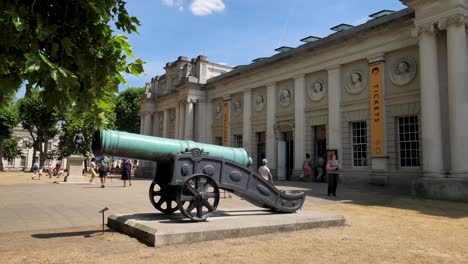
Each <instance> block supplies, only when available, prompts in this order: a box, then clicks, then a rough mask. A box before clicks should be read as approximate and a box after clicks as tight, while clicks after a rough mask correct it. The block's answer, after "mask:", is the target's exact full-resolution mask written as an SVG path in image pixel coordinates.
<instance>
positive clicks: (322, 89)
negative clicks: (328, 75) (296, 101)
mask: <svg viewBox="0 0 468 264" xmlns="http://www.w3.org/2000/svg"><path fill="white" fill-rule="evenodd" d="M326 91H327V86H326V84H325V82H324V81H322V80H317V81H313V82H311V83H310V84H309V87H308V89H307V95H308V96H309V99H310V100H312V101H315V102H317V101H320V100H321V99H322V98H323V96H324V95H325V93H326Z"/></svg>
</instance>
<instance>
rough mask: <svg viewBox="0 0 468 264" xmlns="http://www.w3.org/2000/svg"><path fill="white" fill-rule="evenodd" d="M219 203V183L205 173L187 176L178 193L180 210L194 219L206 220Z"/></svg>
mask: <svg viewBox="0 0 468 264" xmlns="http://www.w3.org/2000/svg"><path fill="white" fill-rule="evenodd" d="M218 203H219V188H218V185H217V184H216V182H215V181H214V180H213V179H211V178H210V177H209V176H207V175H205V174H194V175H192V176H190V177H187V178H186V179H185V183H184V185H182V187H181V188H180V189H179V191H178V194H177V206H178V207H179V210H180V212H181V213H182V214H183V215H185V216H186V217H188V218H190V219H192V220H194V221H204V220H206V219H207V218H208V217H209V216H210V215H211V214H212V213H213V212H214V211H216V208H217V207H218Z"/></svg>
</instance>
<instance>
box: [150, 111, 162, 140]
mask: <svg viewBox="0 0 468 264" xmlns="http://www.w3.org/2000/svg"><path fill="white" fill-rule="evenodd" d="M152 135H153V136H155V137H160V136H161V135H159V112H157V111H156V112H154V114H153V134H152Z"/></svg>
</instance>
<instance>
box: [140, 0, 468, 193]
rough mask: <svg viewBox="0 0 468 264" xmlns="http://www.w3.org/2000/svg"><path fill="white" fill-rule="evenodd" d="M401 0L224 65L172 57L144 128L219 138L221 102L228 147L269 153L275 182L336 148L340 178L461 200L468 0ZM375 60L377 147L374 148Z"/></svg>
mask: <svg viewBox="0 0 468 264" xmlns="http://www.w3.org/2000/svg"><path fill="white" fill-rule="evenodd" d="M402 2H403V3H404V4H406V5H407V6H408V8H406V9H403V10H400V11H397V12H394V13H391V14H388V15H385V16H381V17H378V18H374V19H372V20H370V21H368V22H367V23H365V24H362V25H358V26H356V27H352V28H349V29H346V30H343V31H339V32H337V33H334V34H331V35H329V36H327V37H325V38H323V39H319V40H317V41H313V42H308V43H306V44H303V45H301V46H299V47H297V48H294V49H291V50H288V51H285V52H281V53H278V54H276V55H274V56H271V57H268V58H263V59H261V60H256V61H255V62H253V63H251V64H249V65H243V66H240V67H236V68H233V69H231V68H229V67H225V66H222V65H217V64H213V63H209V62H208V61H207V60H206V57H204V56H199V57H197V58H196V59H192V60H191V61H188V60H186V59H185V58H184V57H180V58H179V59H178V60H177V61H176V62H173V63H169V64H167V65H166V68H165V69H166V74H165V75H163V76H161V77H156V78H153V79H152V81H151V82H150V83H148V84H147V91H149V92H147V93H146V97H145V99H144V100H143V101H142V107H141V109H142V130H141V131H142V132H144V134H152V135H158V136H168V137H174V138H180V139H182V138H185V139H191V140H195V141H201V142H206V143H216V144H220V139H222V137H223V111H224V110H223V109H224V108H223V104H224V103H225V102H227V103H228V109H229V115H228V116H229V120H228V121H229V128H228V129H229V130H228V133H227V134H228V137H229V138H228V142H229V144H230V145H231V146H235V145H239V144H241V146H243V147H244V148H245V149H246V150H247V151H248V152H249V153H250V154H251V156H252V158H253V160H254V165H253V166H254V167H257V166H258V161H259V160H261V158H263V157H266V158H267V159H268V160H269V165H270V167H271V168H272V171H273V174H274V176H275V177H276V178H277V179H291V180H294V179H298V178H300V177H301V176H302V175H301V174H302V168H301V167H302V162H303V159H304V157H305V153H310V154H311V155H312V156H313V160H314V163H315V166H316V167H317V168H316V169H320V168H318V167H319V166H318V165H317V164H320V162H321V161H320V158H325V159H326V156H325V154H326V150H327V149H336V150H337V151H338V158H339V161H340V163H341V164H342V168H343V174H342V176H341V179H342V180H343V181H353V182H355V181H358V182H370V183H376V184H383V185H390V186H395V187H398V188H408V189H409V188H412V189H413V191H414V192H415V193H416V194H420V195H424V196H429V197H437V198H447V199H453V200H465V201H466V200H468V189H467V188H466V186H467V181H468V163H467V162H465V160H466V158H467V157H468V136H466V135H467V133H466V131H467V130H468V127H467V126H468V125H467V124H468V112H467V111H468V107H467V105H468V89H466V84H467V83H468V80H467V78H468V54H467V42H468V36H467V35H468V34H467V32H466V25H467V14H468V0H402ZM187 64H191V65H192V66H191V67H189V68H191V72H190V73H187V71H183V70H184V69H185V66H184V65H187ZM374 65H379V66H380V67H381V69H382V75H381V76H382V77H381V78H380V80H381V84H382V85H381V93H382V98H381V108H382V109H380V108H379V111H380V112H379V116H378V117H379V120H382V121H383V131H382V132H381V133H382V139H383V140H382V141H383V142H379V143H378V144H381V145H382V146H383V148H384V150H383V151H384V153H381V154H382V155H375V154H373V153H374V152H373V151H374V150H375V146H373V145H372V142H373V140H374V139H373V138H372V137H373V135H374V134H373V132H372V129H371V123H372V121H373V120H375V117H374V116H371V112H372V110H375V106H374V105H373V102H374V99H375V97H373V98H371V96H372V91H371V76H370V75H371V74H373V73H374V72H372V73H370V72H369V71H370V69H371V67H373V66H374ZM181 71H182V73H181V74H179V73H180V72H181ZM223 71H224V72H225V73H223ZM187 74H188V75H187ZM177 76H182V77H180V78H178V77H177ZM148 94H149V96H148ZM374 96H375V95H374ZM170 111H172V112H175V118H174V119H175V120H176V121H175V123H174V125H171V124H172V123H171V122H169V121H167V120H168V119H167V118H169V116H170V115H171V114H170V113H172V112H170ZM161 113H163V118H162V119H155V117H156V118H157V117H158V116H160V115H161ZM169 119H170V118H169ZM154 120H160V121H161V122H156V123H157V124H156V125H155V124H154ZM161 126H162V127H163V128H162V129H161ZM172 130H174V131H175V133H173V134H171V133H170V131H172ZM161 131H162V133H161ZM379 151H380V150H379ZM316 173H319V172H318V170H316Z"/></svg>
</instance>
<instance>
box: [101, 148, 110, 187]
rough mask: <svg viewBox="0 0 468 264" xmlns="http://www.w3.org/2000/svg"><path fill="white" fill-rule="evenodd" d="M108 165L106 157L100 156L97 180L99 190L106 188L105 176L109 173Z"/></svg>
mask: <svg viewBox="0 0 468 264" xmlns="http://www.w3.org/2000/svg"><path fill="white" fill-rule="evenodd" d="M109 169H110V164H109V159H108V158H107V156H106V155H102V158H101V160H100V162H99V179H100V180H101V188H105V187H106V180H107V174H108V173H109Z"/></svg>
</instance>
